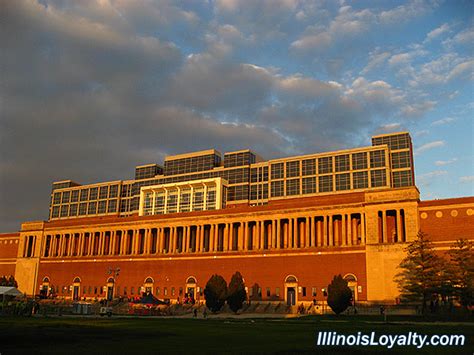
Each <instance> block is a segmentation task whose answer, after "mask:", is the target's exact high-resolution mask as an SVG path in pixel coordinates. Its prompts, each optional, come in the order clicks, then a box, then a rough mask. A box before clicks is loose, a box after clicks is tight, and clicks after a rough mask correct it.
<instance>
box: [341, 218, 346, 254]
mask: <svg viewBox="0 0 474 355" xmlns="http://www.w3.org/2000/svg"><path fill="white" fill-rule="evenodd" d="M346 223H347V216H346V214H345V213H343V214H342V231H341V238H342V245H344V246H345V245H346V239H347V233H346V230H347V225H346Z"/></svg>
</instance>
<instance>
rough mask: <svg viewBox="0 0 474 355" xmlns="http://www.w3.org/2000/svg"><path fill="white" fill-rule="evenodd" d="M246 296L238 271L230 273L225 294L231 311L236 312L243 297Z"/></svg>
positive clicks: (242, 301)
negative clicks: (230, 276) (226, 293)
mask: <svg viewBox="0 0 474 355" xmlns="http://www.w3.org/2000/svg"><path fill="white" fill-rule="evenodd" d="M246 298H247V292H245V284H244V279H243V278H242V275H241V274H240V272H238V271H237V272H236V273H235V274H234V275H232V278H231V280H230V283H229V290H228V295H227V304H228V305H229V307H230V309H231V310H232V312H234V313H237V311H238V310H239V309H241V308H242V305H243V304H244V301H245V299H246Z"/></svg>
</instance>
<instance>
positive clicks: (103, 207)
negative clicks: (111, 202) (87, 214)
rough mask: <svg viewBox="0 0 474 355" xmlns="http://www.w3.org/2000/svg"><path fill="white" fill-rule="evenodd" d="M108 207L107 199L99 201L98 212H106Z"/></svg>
mask: <svg viewBox="0 0 474 355" xmlns="http://www.w3.org/2000/svg"><path fill="white" fill-rule="evenodd" d="M106 207H107V201H106V200H103V201H99V208H98V213H105V212H106Z"/></svg>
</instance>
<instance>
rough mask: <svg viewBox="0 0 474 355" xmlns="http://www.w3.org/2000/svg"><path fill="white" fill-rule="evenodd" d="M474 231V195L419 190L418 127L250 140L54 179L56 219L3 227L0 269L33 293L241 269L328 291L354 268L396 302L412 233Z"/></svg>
mask: <svg viewBox="0 0 474 355" xmlns="http://www.w3.org/2000/svg"><path fill="white" fill-rule="evenodd" d="M419 230H423V231H424V232H426V233H428V234H429V236H430V237H431V238H432V239H433V241H434V242H435V245H436V247H437V248H438V249H439V250H447V249H448V248H449V246H450V245H451V244H452V242H453V241H454V240H456V239H458V238H461V237H463V238H468V239H471V240H472V239H474V197H465V198H456V199H446V200H436V201H420V198H419V191H418V189H417V187H416V186H415V178H414V168H413V149H412V143H411V139H410V136H409V134H408V133H406V132H399V133H393V134H387V135H380V136H375V137H373V138H372V145H371V146H368V147H361V148H354V149H348V150H342V151H336V152H326V153H318V154H311V155H305V156H296V157H289V158H284V159H274V160H268V161H264V160H263V159H262V158H260V157H259V156H258V155H257V154H255V153H253V152H252V151H250V150H241V151H237V152H229V153H225V154H224V156H223V157H222V156H221V154H220V153H219V152H218V151H216V150H214V149H211V150H206V151H201V152H193V153H189V154H181V155H176V156H170V157H167V158H166V159H165V162H164V165H163V166H160V165H158V164H147V165H142V166H137V167H136V169H135V179H134V180H124V181H112V182H105V183H98V184H91V185H80V184H78V183H75V182H73V181H71V180H67V181H59V182H55V183H53V188H52V192H51V201H50V208H49V218H48V220H47V221H33V222H25V223H23V224H22V225H21V230H20V231H19V232H18V233H12V234H0V274H5V275H10V274H12V275H15V278H16V279H17V280H18V283H19V288H20V290H21V291H23V292H26V293H27V294H30V295H31V294H40V293H43V294H48V293H50V292H54V293H56V294H57V295H58V296H60V297H66V298H72V299H78V298H81V299H82V298H84V297H85V298H96V297H98V298H106V297H108V298H112V297H116V296H128V297H130V296H136V295H138V294H139V293H141V292H144V291H150V292H152V293H153V294H154V295H155V296H156V297H158V298H160V299H171V300H176V299H177V298H178V297H180V298H182V297H183V296H184V294H185V293H190V294H193V295H194V297H195V298H196V299H197V300H202V299H203V295H202V291H203V288H204V286H205V284H206V282H207V280H208V279H209V277H210V276H211V275H212V274H215V273H218V274H221V275H222V276H224V278H225V279H226V280H230V277H231V275H232V274H233V273H234V272H235V271H240V272H241V273H242V275H243V277H244V279H245V283H246V286H247V287H248V295H249V298H250V299H253V300H263V301H282V302H283V301H284V302H287V303H289V304H296V303H297V302H301V301H311V300H313V299H314V298H316V299H317V300H319V301H323V300H324V295H323V289H325V288H326V287H327V285H328V283H329V282H330V281H331V279H332V277H333V276H334V275H336V274H341V275H343V276H344V277H345V278H346V279H347V280H348V281H349V286H350V287H351V289H352V290H353V292H354V297H355V299H356V300H357V301H358V302H365V301H369V302H371V301H384V302H394V301H395V299H396V297H397V296H398V290H397V288H396V285H395V284H394V282H393V277H394V275H395V274H396V273H397V269H396V267H397V265H398V264H399V262H400V261H401V259H402V258H403V257H404V255H405V253H404V251H403V249H404V247H405V246H406V243H407V242H409V241H411V240H413V239H414V238H415V237H416V234H417V233H418V231H419Z"/></svg>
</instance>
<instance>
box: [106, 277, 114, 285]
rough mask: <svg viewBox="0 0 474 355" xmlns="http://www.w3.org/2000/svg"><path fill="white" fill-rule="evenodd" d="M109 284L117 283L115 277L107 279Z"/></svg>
mask: <svg viewBox="0 0 474 355" xmlns="http://www.w3.org/2000/svg"><path fill="white" fill-rule="evenodd" d="M107 283H108V284H113V283H115V280H114V278H113V277H109V278H108V279H107Z"/></svg>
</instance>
